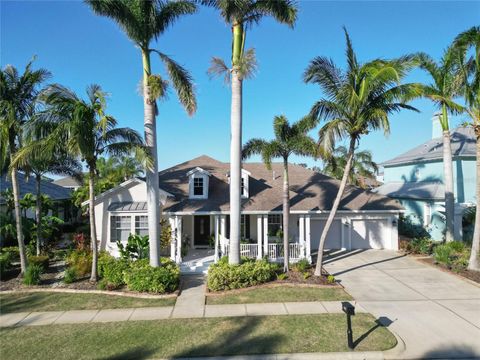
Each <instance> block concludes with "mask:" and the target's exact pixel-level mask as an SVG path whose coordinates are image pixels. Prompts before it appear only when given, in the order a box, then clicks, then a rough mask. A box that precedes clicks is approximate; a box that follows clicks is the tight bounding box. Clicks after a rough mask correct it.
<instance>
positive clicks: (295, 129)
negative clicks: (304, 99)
mask: <svg viewBox="0 0 480 360" xmlns="http://www.w3.org/2000/svg"><path fill="white" fill-rule="evenodd" d="M314 127H315V121H313V120H312V119H311V118H309V117H305V118H303V119H301V120H300V121H298V122H296V123H294V124H292V125H290V124H289V123H288V120H287V118H286V117H285V116H283V115H280V116H275V118H274V119H273V132H274V134H275V139H274V140H272V141H266V140H263V139H251V140H249V141H248V142H247V143H246V144H245V145H244V146H243V151H242V158H243V159H247V158H249V157H250V156H252V155H255V154H260V155H261V156H262V159H263V162H264V163H265V166H266V167H267V169H269V170H270V169H271V164H272V159H273V158H281V159H282V160H283V252H284V257H283V270H284V271H285V272H288V271H289V269H288V263H289V259H290V258H289V237H288V235H289V229H288V224H289V218H290V190H289V188H290V186H289V182H288V158H289V156H290V155H299V156H313V157H316V150H317V146H316V143H315V141H314V140H313V139H312V138H311V137H310V136H308V135H307V133H308V132H309V131H310V130H312V129H313V128H314Z"/></svg>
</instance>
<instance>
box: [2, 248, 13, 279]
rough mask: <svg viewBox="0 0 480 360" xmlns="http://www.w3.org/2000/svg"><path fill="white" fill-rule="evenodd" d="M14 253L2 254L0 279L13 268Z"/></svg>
mask: <svg viewBox="0 0 480 360" xmlns="http://www.w3.org/2000/svg"><path fill="white" fill-rule="evenodd" d="M11 254H12V253H10V252H5V253H3V254H0V277H3V276H4V275H5V272H6V271H7V270H9V269H10V268H11V267H12V255H11Z"/></svg>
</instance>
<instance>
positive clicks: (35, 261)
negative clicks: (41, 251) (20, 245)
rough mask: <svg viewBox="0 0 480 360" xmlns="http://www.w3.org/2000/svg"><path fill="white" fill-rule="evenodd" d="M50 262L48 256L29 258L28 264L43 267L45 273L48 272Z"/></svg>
mask: <svg viewBox="0 0 480 360" xmlns="http://www.w3.org/2000/svg"><path fill="white" fill-rule="evenodd" d="M49 261H50V259H49V258H48V256H47V255H39V256H29V257H28V263H29V264H32V265H39V266H41V267H42V269H43V271H44V272H45V271H47V270H48V265H49Z"/></svg>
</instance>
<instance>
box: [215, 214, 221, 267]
mask: <svg viewBox="0 0 480 360" xmlns="http://www.w3.org/2000/svg"><path fill="white" fill-rule="evenodd" d="M214 221H215V262H217V261H218V245H219V244H218V243H219V241H220V234H219V233H218V232H219V230H220V216H218V215H215V219H214Z"/></svg>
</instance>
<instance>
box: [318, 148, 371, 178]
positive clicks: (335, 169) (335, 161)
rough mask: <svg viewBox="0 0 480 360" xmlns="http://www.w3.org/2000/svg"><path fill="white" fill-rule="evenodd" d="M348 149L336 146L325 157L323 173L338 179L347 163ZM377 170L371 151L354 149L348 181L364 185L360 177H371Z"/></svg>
mask: <svg viewBox="0 0 480 360" xmlns="http://www.w3.org/2000/svg"><path fill="white" fill-rule="evenodd" d="M347 157H348V150H347V148H346V147H345V146H338V147H336V148H335V149H334V150H333V152H332V154H331V156H328V157H327V158H326V159H325V166H324V168H323V171H322V172H323V173H324V174H326V175H329V176H331V177H333V178H335V179H338V180H340V179H341V178H342V176H343V169H345V165H346V164H347ZM377 172H378V165H377V163H376V162H375V161H373V156H372V153H371V152H370V151H368V150H363V151H356V152H355V154H354V155H353V160H352V168H351V170H350V174H349V175H348V183H349V184H351V185H355V186H360V187H365V184H364V183H363V182H362V180H361V179H360V177H364V178H373V177H374V176H375V174H376V173H377Z"/></svg>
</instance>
